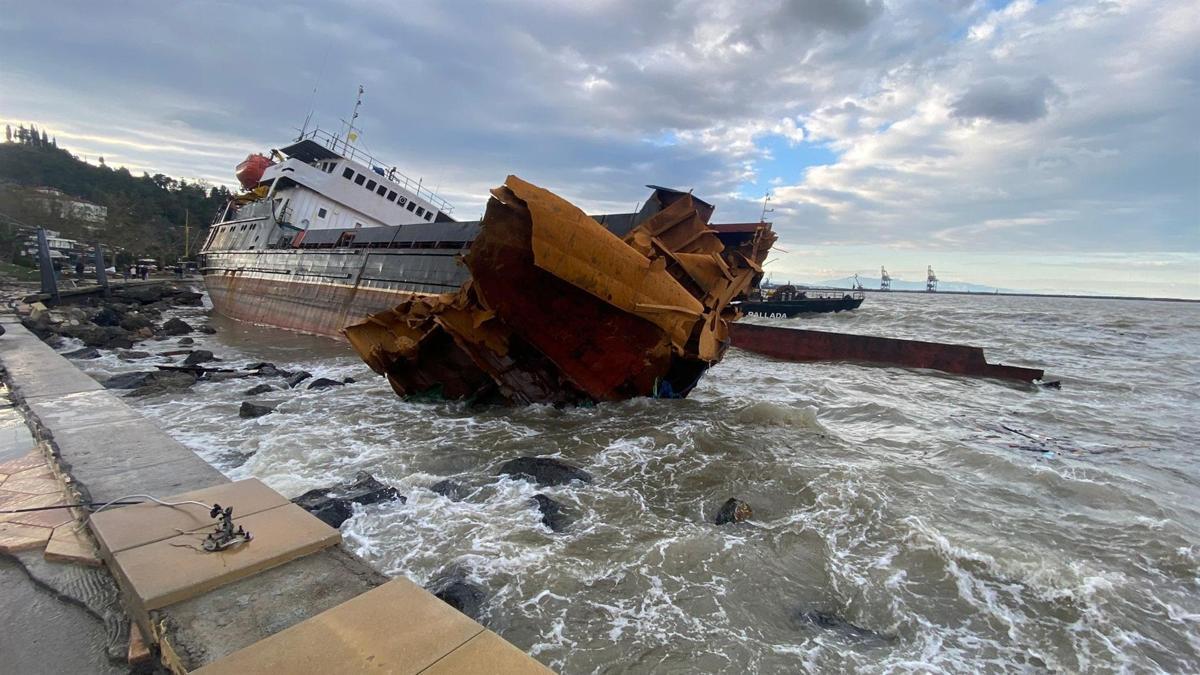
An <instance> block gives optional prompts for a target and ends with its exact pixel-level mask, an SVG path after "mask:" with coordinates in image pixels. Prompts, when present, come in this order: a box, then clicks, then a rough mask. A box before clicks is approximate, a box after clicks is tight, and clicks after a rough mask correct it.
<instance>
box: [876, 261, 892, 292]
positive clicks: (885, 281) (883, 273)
mask: <svg viewBox="0 0 1200 675" xmlns="http://www.w3.org/2000/svg"><path fill="white" fill-rule="evenodd" d="M879 290H881V291H890V290H892V277H891V275H889V274H888V272H887V268H886V267H884V266H882V265H880V266H879Z"/></svg>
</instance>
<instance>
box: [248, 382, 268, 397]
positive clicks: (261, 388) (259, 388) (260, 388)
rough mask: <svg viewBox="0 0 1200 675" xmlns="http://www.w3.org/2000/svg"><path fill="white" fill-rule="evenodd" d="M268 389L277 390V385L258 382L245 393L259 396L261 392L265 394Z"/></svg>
mask: <svg viewBox="0 0 1200 675" xmlns="http://www.w3.org/2000/svg"><path fill="white" fill-rule="evenodd" d="M268 391H275V387H272V386H271V385H269V384H256V385H254V386H253V387H250V388H249V389H247V390H246V391H245V392H243V394H244V395H245V396H258V395H259V394H265V393H267V392H268Z"/></svg>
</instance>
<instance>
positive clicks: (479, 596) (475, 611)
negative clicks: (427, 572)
mask: <svg viewBox="0 0 1200 675" xmlns="http://www.w3.org/2000/svg"><path fill="white" fill-rule="evenodd" d="M427 588H428V590H429V592H430V593H433V595H434V597H436V598H437V599H438V600H441V601H442V602H444V603H446V604H447V605H450V606H451V607H453V608H454V609H457V610H458V611H460V612H462V613H463V614H466V615H467V616H469V617H471V618H472V619H478V618H479V614H480V610H482V609H483V600H484V598H486V597H487V596H486V595H485V594H484V592H483V589H481V588H479V587H478V586H476V585H475V584H472V583H471V582H469V581H467V575H466V572H464V571H463V570H459V569H454V570H451V571H450V572H448V573H446V574H443V575H442V576H441V577H439V578H437V579H435V580H434V581H432V582H431V583H430V584H429V586H428V587H427Z"/></svg>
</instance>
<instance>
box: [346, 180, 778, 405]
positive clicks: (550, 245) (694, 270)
mask: <svg viewBox="0 0 1200 675" xmlns="http://www.w3.org/2000/svg"><path fill="white" fill-rule="evenodd" d="M655 194H656V196H657V202H656V203H655V204H654V206H655V207H656V208H657V212H647V210H643V214H646V215H647V216H648V217H645V218H643V219H642V220H641V221H640V222H639V223H637V224H636V226H635V227H633V229H631V230H630V231H629V232H628V233H627V234H626V235H625V236H624V237H618V236H617V235H615V234H613V233H612V232H610V231H609V230H607V229H606V228H605V227H604V226H603V225H601V224H600V223H598V222H597V221H596V220H595V219H593V218H591V217H590V216H588V215H587V214H585V213H584V212H583V211H581V210H580V209H579V208H577V207H575V206H574V205H572V204H570V203H569V202H567V201H566V200H564V199H562V198H561V197H558V196H557V195H555V194H553V193H551V192H549V191H548V190H545V189H543V188H540V187H537V186H535V185H532V184H530V183H527V182H525V181H523V180H521V179H520V178H517V177H516V176H509V177H508V179H507V180H506V181H505V183H504V185H503V186H500V187H498V188H496V189H494V190H492V197H491V198H490V199H489V200H488V204H487V210H486V212H485V215H484V217H483V220H482V222H481V223H480V232H479V235H478V236H477V237H476V238H475V240H474V241H473V242H472V244H471V247H470V250H469V252H468V253H467V254H466V256H465V258H464V263H465V265H466V267H467V269H468V270H469V272H470V277H469V278H468V279H467V281H466V282H464V283H463V284H462V286H461V287H460V288H459V290H458V291H457V292H455V293H445V294H440V295H424V294H413V295H411V296H409V297H408V298H407V299H405V300H403V302H401V303H400V304H398V305H397V306H395V307H393V308H392V309H390V310H386V311H383V312H379V313H376V314H372V315H370V316H369V317H368V318H367V319H365V320H363V321H361V322H359V323H355V324H352V325H349V326H347V327H346V328H345V329H344V333H345V335H346V337H347V338H348V339H349V341H350V344H351V345H353V347H354V349H355V350H356V351H357V352H358V353H359V355H360V356H361V357H362V358H363V360H364V361H366V363H367V364H368V365H370V366H371V368H372V369H374V370H375V372H377V373H380V374H383V375H385V376H386V377H387V379H388V382H389V383H391V386H392V388H393V389H394V390H395V391H396V393H397V394H399V395H401V396H414V395H441V396H444V397H446V398H452V399H470V400H475V401H507V402H512V403H550V404H579V403H590V402H599V401H612V400H621V399H628V398H634V397H643V396H658V397H683V396H686V395H687V394H688V393H689V392H690V391H691V390H692V388H693V387H695V385H696V383H697V382H698V381H699V379H700V377H701V376H702V375H703V374H704V372H705V371H706V370H708V368H709V367H711V366H712V365H713V364H714V363H717V362H718V361H720V360H721V358H722V357H723V356H724V354H725V352H726V350H727V349H728V348H729V345H730V341H729V325H730V323H731V322H732V321H734V320H736V319H737V318H738V316H739V314H738V310H737V309H736V307H735V306H734V305H731V303H732V302H733V301H734V300H736V299H740V298H743V297H744V296H745V295H746V293H747V291H748V290H749V289H750V288H752V287H754V286H755V285H757V283H758V282H759V280H760V279H761V277H762V265H763V262H764V261H765V260H766V257H767V253H768V252H769V251H770V248H771V245H772V244H773V243H774V242H775V233H774V232H773V231H772V230H771V226H770V224H769V223H760V224H757V225H756V226H755V227H752V228H738V231H733V232H718V231H717V230H715V229H713V228H712V227H710V226H709V218H710V217H711V216H712V212H713V207H712V206H711V205H710V204H707V203H705V202H704V201H702V200H700V199H697V198H696V197H693V196H692V195H691V194H688V193H680V192H667V191H656V193H655ZM651 211H652V210H651Z"/></svg>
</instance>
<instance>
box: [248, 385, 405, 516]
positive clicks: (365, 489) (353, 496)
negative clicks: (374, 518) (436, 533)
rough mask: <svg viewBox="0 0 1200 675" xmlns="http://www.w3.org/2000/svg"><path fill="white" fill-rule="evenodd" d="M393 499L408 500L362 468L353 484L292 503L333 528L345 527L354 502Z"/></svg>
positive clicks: (306, 495) (307, 495)
mask: <svg viewBox="0 0 1200 675" xmlns="http://www.w3.org/2000/svg"><path fill="white" fill-rule="evenodd" d="M242 405H245V404H244V403H243V404H242ZM392 500H399V501H400V503H401V504H403V503H405V502H407V501H408V500H407V499H406V498H405V497H404V495H402V494H400V493H399V491H397V490H396V488H394V487H391V486H388V485H385V484H383V483H381V482H380V481H379V480H378V479H376V478H375V477H374V476H372V475H371V474H370V473H369V472H367V471H359V472H358V473H357V474H355V476H354V482H353V483H348V484H346V485H341V486H334V487H328V488H319V489H316V490H309V491H308V492H305V493H304V494H302V495H300V496H299V497H296V498H295V499H293V500H292V503H294V504H296V505H297V506H300V507H301V508H303V509H304V510H305V511H308V512H309V513H311V514H313V515H314V516H316V517H318V518H320V519H321V520H323V521H324V522H325V523H326V524H328V525H329V526H330V527H341V525H342V523H343V522H345V521H346V519H347V518H349V517H350V514H351V512H352V507H351V506H350V505H351V504H362V505H364V506H365V505H368V504H377V503H379V502H384V501H392ZM335 521H336V522H335Z"/></svg>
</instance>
